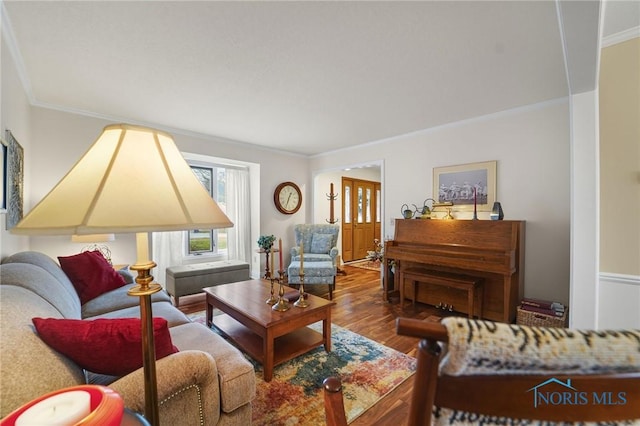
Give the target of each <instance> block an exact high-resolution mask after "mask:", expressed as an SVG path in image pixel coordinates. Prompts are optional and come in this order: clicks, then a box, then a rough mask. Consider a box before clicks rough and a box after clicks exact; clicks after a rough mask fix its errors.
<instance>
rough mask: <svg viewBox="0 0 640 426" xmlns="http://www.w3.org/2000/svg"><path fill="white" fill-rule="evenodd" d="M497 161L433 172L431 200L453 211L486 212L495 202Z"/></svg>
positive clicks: (438, 169)
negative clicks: (451, 207) (445, 204)
mask: <svg viewBox="0 0 640 426" xmlns="http://www.w3.org/2000/svg"><path fill="white" fill-rule="evenodd" d="M496 168H497V161H495V160H494V161H484V162H479V163H469V164H460V165H457V166H446V167H434V168H433V198H434V199H435V200H436V201H437V202H439V203H444V202H453V210H454V211H473V210H474V204H475V207H476V209H477V211H479V212H488V211H491V209H492V208H493V203H494V202H495V201H496Z"/></svg>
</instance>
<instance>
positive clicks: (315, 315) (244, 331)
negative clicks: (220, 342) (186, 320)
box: [204, 280, 335, 382]
mask: <svg viewBox="0 0 640 426" xmlns="http://www.w3.org/2000/svg"><path fill="white" fill-rule="evenodd" d="M274 287H275V288H274V290H275V292H276V293H277V292H278V289H279V287H278V285H277V284H276V285H275V286H274ZM291 290H293V289H292V288H289V287H285V292H288V291H291ZM204 292H205V294H206V297H207V325H208V326H209V327H210V326H211V325H214V326H216V328H217V329H218V330H220V331H221V332H222V333H224V334H225V335H226V336H228V337H229V338H230V339H231V340H233V341H234V342H235V343H236V344H237V345H238V346H239V347H240V348H241V349H242V350H244V351H245V352H246V353H248V354H249V355H250V356H251V357H252V358H253V359H255V360H256V361H258V362H259V363H261V364H262V366H263V369H264V380H265V381H266V382H268V381H270V380H271V378H272V377H273V367H274V366H276V365H279V364H282V363H283V362H285V361H288V360H290V359H292V358H295V357H297V356H299V355H301V354H303V353H306V352H309V351H310V350H311V349H313V348H316V347H318V346H320V345H324V349H325V350H326V351H327V352H330V351H331V307H332V306H333V305H335V303H334V302H332V301H329V300H326V299H323V298H321V297H317V296H314V295H311V294H308V295H307V301H308V302H309V306H308V307H306V308H298V307H296V306H293V303H291V304H290V305H291V307H290V308H289V310H288V311H285V312H277V311H274V310H272V309H271V305H268V304H267V303H265V301H266V300H267V299H268V298H269V295H270V284H269V282H268V281H262V280H249V281H241V282H237V283H231V284H223V285H217V286H214V287H208V288H205V289H204ZM213 308H218V309H220V310H221V311H222V312H224V314H223V315H216V316H215V317H214V316H213ZM318 321H322V334H320V333H318V332H316V331H314V330H312V329H310V328H308V327H307V325H310V324H313V323H315V322H318Z"/></svg>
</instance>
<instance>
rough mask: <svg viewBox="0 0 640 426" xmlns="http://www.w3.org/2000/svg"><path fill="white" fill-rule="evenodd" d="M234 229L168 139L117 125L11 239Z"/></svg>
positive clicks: (158, 133) (162, 134) (159, 133)
mask: <svg viewBox="0 0 640 426" xmlns="http://www.w3.org/2000/svg"><path fill="white" fill-rule="evenodd" d="M231 226H233V223H231V221H230V220H229V218H227V216H226V215H225V214H224V212H223V211H222V210H221V209H220V207H218V205H217V204H216V203H215V201H213V199H212V198H211V196H210V195H209V193H208V192H207V191H206V190H205V189H204V187H203V186H202V184H201V183H200V181H198V179H197V178H196V177H195V175H194V174H193V172H192V171H191V168H190V167H189V165H188V164H187V162H186V161H185V160H184V158H183V157H182V155H181V154H180V151H178V148H177V147H176V145H175V143H174V142H173V139H172V137H171V136H170V135H169V134H167V133H165V132H162V131H158V130H154V129H149V128H145V127H139V126H133V125H126V124H117V125H111V126H107V127H105V128H104V130H103V131H102V134H101V135H100V136H99V137H98V139H97V140H96V142H94V144H93V145H92V146H91V148H90V149H89V150H88V151H87V152H86V153H85V154H84V156H83V157H82V158H81V159H80V160H79V161H78V162H77V163H76V164H75V165H74V166H73V168H72V169H71V170H70V171H69V172H68V173H67V175H66V176H65V177H64V178H63V179H62V180H61V181H60V182H59V183H58V184H57V185H56V186H55V187H54V188H53V189H52V190H51V192H49V194H47V196H46V197H45V198H44V199H43V200H42V201H40V202H39V203H38V204H37V205H36V206H35V207H34V208H33V209H32V210H31V211H30V212H29V214H27V215H26V216H25V217H24V218H23V219H22V220H21V221H20V222H19V223H18V224H17V225H16V226H15V227H13V228H12V229H11V232H13V233H15V234H31V235H74V234H75V235H84V234H109V233H133V232H151V231H176V230H187V229H215V228H228V227H231Z"/></svg>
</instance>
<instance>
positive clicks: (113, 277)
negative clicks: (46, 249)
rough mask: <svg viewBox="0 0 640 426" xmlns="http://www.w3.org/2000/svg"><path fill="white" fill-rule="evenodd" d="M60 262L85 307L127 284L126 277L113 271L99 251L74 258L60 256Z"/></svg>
mask: <svg viewBox="0 0 640 426" xmlns="http://www.w3.org/2000/svg"><path fill="white" fill-rule="evenodd" d="M58 261H59V262H60V266H61V267H62V270H63V271H64V272H65V274H67V275H68V276H69V279H70V280H71V283H72V284H73V287H74V288H75V289H76V292H77V293H78V296H80V303H82V304H83V305H84V304H85V303H87V302H88V301H89V300H91V299H95V298H96V297H98V296H100V295H101V294H103V293H106V292H108V291H110V290H115V289H116V288H119V287H122V286H123V285H125V284H126V282H125V279H124V277H123V276H122V275H121V274H119V273H118V272H117V271H116V270H115V269H113V267H112V266H111V265H110V264H109V262H108V261H107V259H105V258H104V256H102V254H101V253H100V252H99V251H97V250H95V251H85V252H82V253H79V254H75V255H73V256H59V257H58Z"/></svg>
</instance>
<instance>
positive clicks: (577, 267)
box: [569, 91, 600, 328]
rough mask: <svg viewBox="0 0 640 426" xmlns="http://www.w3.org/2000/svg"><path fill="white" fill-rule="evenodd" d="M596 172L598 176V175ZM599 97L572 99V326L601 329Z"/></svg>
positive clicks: (593, 93)
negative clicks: (599, 293)
mask: <svg viewBox="0 0 640 426" xmlns="http://www.w3.org/2000/svg"><path fill="white" fill-rule="evenodd" d="M594 170H595V173H594ZM598 170H599V164H598V93H597V92H596V91H591V92H585V93H580V94H578V95H571V194H572V197H571V201H572V203H571V282H572V283H573V285H572V287H571V296H570V302H571V303H570V306H571V307H572V308H571V309H569V326H571V327H575V328H596V327H597V325H598V316H599V310H598V291H599V290H598V279H597V278H598V270H599V268H598V264H599V261H598V257H599V256H598V245H599V232H600V231H599V217H600V214H599V173H598Z"/></svg>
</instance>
